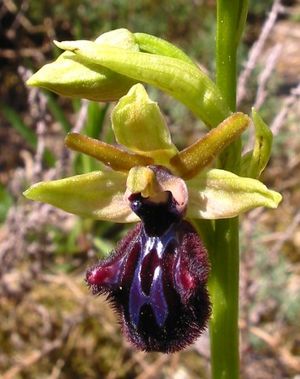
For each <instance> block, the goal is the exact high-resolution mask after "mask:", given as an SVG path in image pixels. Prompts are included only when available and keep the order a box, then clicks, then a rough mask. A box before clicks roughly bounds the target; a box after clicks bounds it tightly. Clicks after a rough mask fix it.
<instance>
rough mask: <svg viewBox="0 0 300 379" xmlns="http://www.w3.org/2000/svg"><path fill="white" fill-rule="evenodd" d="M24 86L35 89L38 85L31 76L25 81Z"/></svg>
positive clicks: (33, 76)
mask: <svg viewBox="0 0 300 379" xmlns="http://www.w3.org/2000/svg"><path fill="white" fill-rule="evenodd" d="M26 85H27V86H30V87H36V86H37V85H38V81H37V80H36V79H35V75H32V76H31V77H30V78H29V79H28V80H26Z"/></svg>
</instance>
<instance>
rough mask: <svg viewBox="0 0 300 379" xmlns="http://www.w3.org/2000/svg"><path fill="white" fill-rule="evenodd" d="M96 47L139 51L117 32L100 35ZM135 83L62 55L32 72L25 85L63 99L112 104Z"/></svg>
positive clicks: (129, 38) (124, 32) (125, 32)
mask: <svg viewBox="0 0 300 379" xmlns="http://www.w3.org/2000/svg"><path fill="white" fill-rule="evenodd" d="M95 43H96V44H97V45H98V46H115V47H118V46H119V47H122V48H123V49H128V50H131V51H139V48H138V45H137V44H136V43H135V39H134V36H133V34H132V33H130V32H129V31H128V30H127V29H117V30H113V31H110V32H107V33H104V34H102V35H101V36H100V37H98V38H97V39H96V41H95ZM135 82H136V81H135V80H133V79H130V78H128V77H126V76H123V75H120V74H118V73H116V72H113V71H111V70H109V69H107V68H104V67H103V68H100V69H99V67H97V70H96V69H95V67H94V65H93V64H91V63H89V62H86V61H85V59H84V58H82V57H80V56H78V55H76V54H74V53H72V52H64V53H63V54H61V55H60V56H59V57H58V59H57V60H56V61H54V62H52V63H49V64H46V65H45V66H43V67H42V68H41V69H40V70H39V71H38V72H36V73H35V74H34V75H33V76H32V77H31V78H30V79H29V80H28V81H27V84H28V85H31V86H35V87H43V88H46V89H48V90H50V91H53V92H56V93H58V94H60V95H63V96H70V97H73V98H85V99H89V100H94V101H104V102H106V101H115V100H118V99H119V98H120V97H121V96H123V95H124V94H125V93H127V91H128V90H129V88H130V87H131V86H132V85H133V84H134V83H135Z"/></svg>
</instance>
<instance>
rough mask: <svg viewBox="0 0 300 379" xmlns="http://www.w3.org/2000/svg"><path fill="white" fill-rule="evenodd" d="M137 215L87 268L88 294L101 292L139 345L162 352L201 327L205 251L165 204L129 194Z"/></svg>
mask: <svg viewBox="0 0 300 379" xmlns="http://www.w3.org/2000/svg"><path fill="white" fill-rule="evenodd" d="M130 201H131V206H132V209H133V210H134V211H135V212H136V213H137V214H138V215H139V216H140V217H141V219H142V222H141V223H139V224H137V225H136V227H135V228H134V229H133V230H131V231H130V232H129V233H128V234H127V235H126V236H125V237H124V238H123V239H122V240H121V242H120V243H119V244H118V246H117V248H116V250H115V252H114V253H113V254H112V255H110V256H109V257H108V258H107V259H106V260H103V261H100V262H99V263H98V264H97V265H96V266H94V267H92V268H90V269H89V270H88V272H87V276H86V280H87V283H88V284H89V286H90V287H91V289H92V292H93V293H94V294H102V293H105V294H107V295H108V299H109V300H110V301H111V302H112V303H113V305H114V307H115V309H116V310H117V312H118V313H119V314H120V316H121V319H122V327H123V331H124V333H125V334H126V335H127V337H128V339H129V340H130V341H131V342H132V343H133V344H134V345H135V346H136V347H138V348H139V349H142V350H145V351H160V352H164V353H169V352H174V351H177V350H180V349H182V348H184V347H185V346H187V345H188V344H190V343H192V342H193V341H194V340H195V339H196V338H197V337H198V336H199V335H200V334H201V332H202V331H203V329H204V328H205V327H206V323H207V320H208V317H209V314H210V302H209V297H208V293H207V289H206V282H207V277H208V272H209V264H208V259H207V252H206V250H205V248H204V246H203V243H202V242H201V240H200V238H199V236H198V234H197V232H196V230H195V229H194V228H193V226H192V225H191V224H190V223H189V222H187V221H185V220H182V219H181V215H179V214H177V213H176V207H175V206H174V204H173V201H174V200H173V197H172V195H171V193H170V196H169V200H168V201H167V203H166V204H154V203H151V202H150V201H148V200H147V199H143V198H142V197H141V196H140V195H132V198H131V199H130Z"/></svg>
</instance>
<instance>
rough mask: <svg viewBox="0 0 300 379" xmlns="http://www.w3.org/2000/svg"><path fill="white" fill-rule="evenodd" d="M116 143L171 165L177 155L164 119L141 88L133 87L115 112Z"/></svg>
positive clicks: (156, 106)
mask: <svg viewBox="0 0 300 379" xmlns="http://www.w3.org/2000/svg"><path fill="white" fill-rule="evenodd" d="M112 127H113V130H114V133H115V137H116V140H117V142H118V143H119V144H121V145H123V146H126V147H127V148H128V149H130V150H132V151H134V152H136V153H138V154H142V155H145V156H148V157H150V158H153V159H154V160H155V163H156V164H166V165H167V164H168V162H169V160H170V158H171V157H172V156H174V155H175V154H176V153H177V149H176V147H175V145H173V143H172V141H171V136H170V133H169V130H168V128H167V125H166V123H165V121H164V118H163V115H162V114H161V112H160V109H159V107H158V105H157V103H156V102H154V101H152V100H151V99H150V98H149V97H148V94H147V92H146V90H145V88H144V87H143V86H142V85H141V84H136V85H135V86H133V87H132V88H131V89H130V90H129V92H128V93H127V94H126V95H125V96H124V97H122V98H121V99H120V100H119V102H118V104H117V105H116V107H115V108H114V110H113V112H112Z"/></svg>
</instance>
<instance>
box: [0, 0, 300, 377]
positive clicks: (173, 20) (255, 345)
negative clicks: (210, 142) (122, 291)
mask: <svg viewBox="0 0 300 379" xmlns="http://www.w3.org/2000/svg"><path fill="white" fill-rule="evenodd" d="M214 17H215V2H214V1H213V0H194V1H183V0H168V1H167V0H159V1H157V0H151V1H150V0H144V1H140V0H132V1H130V2H128V1H123V0H112V1H88V0H81V1H77V0H74V1H70V0H48V1H47V2H46V1H39V0H31V1H29V0H27V1H26V0H24V1H17V0H2V1H1V2H0V23H1V24H0V67H1V71H0V80H1V85H0V375H1V378H3V379H14V378H16V379H19V378H20V379H21V378H22V379H27V378H37V377H38V378H40V379H42V378H48V379H50V378H51V379H55V378H63V379H71V378H87V379H94V378H98V379H99V378H106V379H117V378H138V379H151V378H155V379H157V378H158V379H160V378H175V379H189V378H209V377H210V375H209V359H210V357H209V340H208V335H207V334H206V335H204V336H202V337H201V338H200V339H199V340H198V341H197V342H196V343H195V344H194V345H193V346H191V347H190V348H188V349H186V350H185V351H183V352H181V353H176V354H173V355H161V354H145V353H141V352H137V351H135V350H134V349H133V348H132V347H131V346H129V345H128V344H127V342H126V341H125V340H124V339H123V338H122V336H121V334H120V330H119V329H120V328H119V325H118V323H117V322H116V317H115V315H114V314H113V312H112V310H111V309H110V307H109V306H108V305H107V304H106V303H105V301H104V299H103V298H102V297H100V298H93V297H92V296H91V295H90V293H89V291H88V289H87V288H86V286H85V284H84V277H85V270H86V267H87V266H90V265H91V264H93V263H94V262H95V261H96V260H97V259H99V258H101V257H104V256H105V255H106V254H108V252H109V251H111V250H112V249H113V247H114V246H115V243H116V242H117V241H118V240H119V239H120V238H121V237H122V236H123V235H124V234H125V233H126V230H127V228H128V227H126V226H125V227H124V226H123V225H115V224H110V223H105V222H95V221H92V220H84V219H80V218H78V217H75V216H73V215H70V214H67V213H65V212H62V211H59V210H57V209H54V208H52V207H51V206H48V205H45V204H39V203H34V202H30V201H27V200H25V199H24V198H23V197H22V192H23V191H24V189H26V188H27V187H28V186H29V185H31V184H32V183H34V182H37V181H40V180H49V179H55V178H61V177H64V176H69V175H74V174H76V173H84V172H88V171H91V170H93V169H97V164H96V163H95V161H93V160H92V159H90V158H88V157H84V156H82V155H80V154H73V153H70V152H68V151H66V150H65V148H64V146H63V139H64V136H65V134H66V133H67V132H68V131H69V130H71V129H73V128H75V129H76V130H80V131H81V132H82V133H84V134H87V135H90V136H92V137H95V138H100V139H102V140H104V141H107V142H113V141H114V140H113V135H112V132H111V128H110V112H111V109H112V107H113V104H111V105H109V106H107V105H105V104H100V103H94V102H87V101H85V100H83V101H82V100H70V99H68V98H63V97H58V96H56V95H54V94H52V93H48V92H45V91H42V90H38V89H33V88H27V87H26V85H25V84H24V82H25V80H26V79H27V78H28V77H29V76H30V75H31V73H32V72H35V71H37V70H38V69H39V68H40V67H41V66H42V65H44V64H45V63H48V62H49V61H52V60H53V59H55V58H56V57H57V56H58V55H59V51H58V49H56V48H55V46H54V45H53V44H52V40H53V39H56V40H74V39H95V38H97V36H99V35H100V34H101V33H103V32H106V31H108V30H111V29H116V28H120V27H125V28H128V29H130V30H131V31H134V32H145V33H151V34H154V35H156V36H159V37H162V38H165V39H168V40H170V41H172V42H173V43H175V44H176V45H177V46H179V47H181V48H182V49H184V50H185V51H186V52H187V53H188V54H189V55H190V56H192V57H193V58H194V59H195V60H196V61H197V62H198V63H199V64H201V65H202V67H203V68H204V69H206V70H208V71H209V72H210V73H211V75H212V77H213V73H214V35H215V25H214V22H215V21H214ZM299 47H300V2H299V1H293V0H285V1H282V2H280V1H277V0H275V1H273V0H265V1H260V0H251V1H250V11H249V16H248V24H247V27H246V31H245V34H244V38H243V44H242V45H241V47H240V50H239V72H240V77H239V88H238V98H239V99H238V102H239V109H240V110H242V111H244V112H247V113H249V112H250V110H251V106H252V105H253V104H255V107H256V108H257V109H259V110H260V112H261V115H262V116H263V117H264V118H265V120H266V121H267V122H268V124H269V125H270V127H271V129H272V131H273V133H274V147H273V155H272V158H271V160H270V163H269V165H268V168H267V170H266V171H265V173H264V177H263V178H262V180H263V181H264V182H265V183H266V184H267V185H268V186H270V187H271V188H273V189H276V190H277V191H279V192H281V193H282V195H283V196H284V200H283V202H282V203H281V205H280V206H279V208H278V209H277V210H267V209H257V210H254V211H252V212H250V213H248V214H247V215H245V216H243V218H242V220H241V221H242V222H241V288H240V293H241V302H240V328H241V354H242V367H241V370H242V378H244V379H248V378H249V379H250V378H252V379H269V378H270V379H285V378H294V379H299V378H300V253H299V251H300V249H299V248H300V228H299V224H300V184H299V183H300V137H299V135H300V134H299V121H300V107H299V95H300V90H299V78H300V53H299V51H300V48H299ZM149 92H150V95H151V97H152V98H153V99H155V100H157V101H159V104H160V106H161V109H162V110H163V112H164V114H165V116H166V119H167V123H168V125H169V127H170V129H171V133H172V136H173V139H174V141H175V142H176V143H177V145H178V147H179V148H182V147H184V146H186V145H187V144H189V143H191V142H193V141H195V139H196V138H198V137H199V136H200V135H202V134H203V133H204V132H205V129H204V127H203V125H201V124H200V123H199V122H198V121H196V120H195V119H194V117H193V115H191V113H189V112H188V111H187V110H186V109H185V108H184V107H183V106H182V105H180V104H178V103H176V102H175V101H174V100H172V99H170V98H169V97H167V96H166V95H162V94H161V93H159V92H158V91H156V90H154V89H153V88H149ZM243 138H244V142H245V149H246V150H247V149H249V148H250V147H251V133H250V135H248V136H247V135H245V136H244V137H243ZM249 139H250V142H249ZM224 348H226V347H224Z"/></svg>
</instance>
